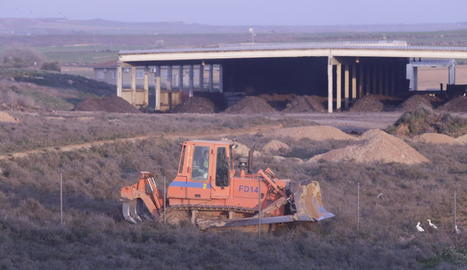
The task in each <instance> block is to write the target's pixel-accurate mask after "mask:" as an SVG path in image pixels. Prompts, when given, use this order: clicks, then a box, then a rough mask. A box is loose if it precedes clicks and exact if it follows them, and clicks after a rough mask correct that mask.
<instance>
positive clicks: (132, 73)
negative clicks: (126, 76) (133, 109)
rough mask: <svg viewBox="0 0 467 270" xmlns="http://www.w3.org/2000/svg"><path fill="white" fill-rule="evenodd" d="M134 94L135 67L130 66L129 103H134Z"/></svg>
mask: <svg viewBox="0 0 467 270" xmlns="http://www.w3.org/2000/svg"><path fill="white" fill-rule="evenodd" d="M135 94H136V67H135V66H132V67H131V105H135Z"/></svg>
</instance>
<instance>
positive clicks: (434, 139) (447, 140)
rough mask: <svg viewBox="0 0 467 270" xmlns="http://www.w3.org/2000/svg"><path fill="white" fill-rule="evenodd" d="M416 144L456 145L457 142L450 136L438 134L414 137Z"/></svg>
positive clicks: (424, 134)
mask: <svg viewBox="0 0 467 270" xmlns="http://www.w3.org/2000/svg"><path fill="white" fill-rule="evenodd" d="M413 140H414V141H416V142H422V143H431V144H457V143H458V142H457V141H456V139H454V138H453V137H451V136H448V135H444V134H439V133H423V134H422V135H418V136H416V137H415V138H414V139H413Z"/></svg>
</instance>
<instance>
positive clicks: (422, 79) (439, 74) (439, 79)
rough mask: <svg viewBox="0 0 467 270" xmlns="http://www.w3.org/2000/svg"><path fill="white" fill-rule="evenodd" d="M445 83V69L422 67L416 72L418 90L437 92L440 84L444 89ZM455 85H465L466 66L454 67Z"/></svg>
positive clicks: (466, 78) (466, 80)
mask: <svg viewBox="0 0 467 270" xmlns="http://www.w3.org/2000/svg"><path fill="white" fill-rule="evenodd" d="M447 82H448V69H447V68H429V67H423V68H419V70H418V88H419V89H420V90H428V89H436V90H438V89H439V84H440V83H442V84H443V85H444V87H446V84H447ZM456 84H467V65H459V66H457V67H456Z"/></svg>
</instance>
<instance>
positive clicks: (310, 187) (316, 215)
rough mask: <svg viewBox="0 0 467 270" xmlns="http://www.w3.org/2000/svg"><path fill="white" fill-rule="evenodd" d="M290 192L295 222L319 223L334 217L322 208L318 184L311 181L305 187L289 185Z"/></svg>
mask: <svg viewBox="0 0 467 270" xmlns="http://www.w3.org/2000/svg"><path fill="white" fill-rule="evenodd" d="M290 191H291V192H292V194H293V198H294V203H295V210H296V213H295V214H294V216H295V220H296V221H321V220H324V219H327V218H332V217H334V214H333V213H331V212H329V211H327V210H326V209H325V208H324V206H323V202H322V200H321V189H320V187H319V183H318V182H316V181H311V182H310V183H309V184H306V185H301V184H298V183H291V185H290Z"/></svg>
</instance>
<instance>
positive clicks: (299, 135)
mask: <svg viewBox="0 0 467 270" xmlns="http://www.w3.org/2000/svg"><path fill="white" fill-rule="evenodd" d="M274 136H279V137H291V138H293V139H296V140H299V139H304V138H307V139H310V140H313V141H325V140H339V141H344V140H355V139H356V138H355V137H353V136H351V135H349V134H347V133H345V132H343V131H341V130H340V129H338V128H335V127H330V126H307V127H290V128H282V129H279V130H276V131H274Z"/></svg>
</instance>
